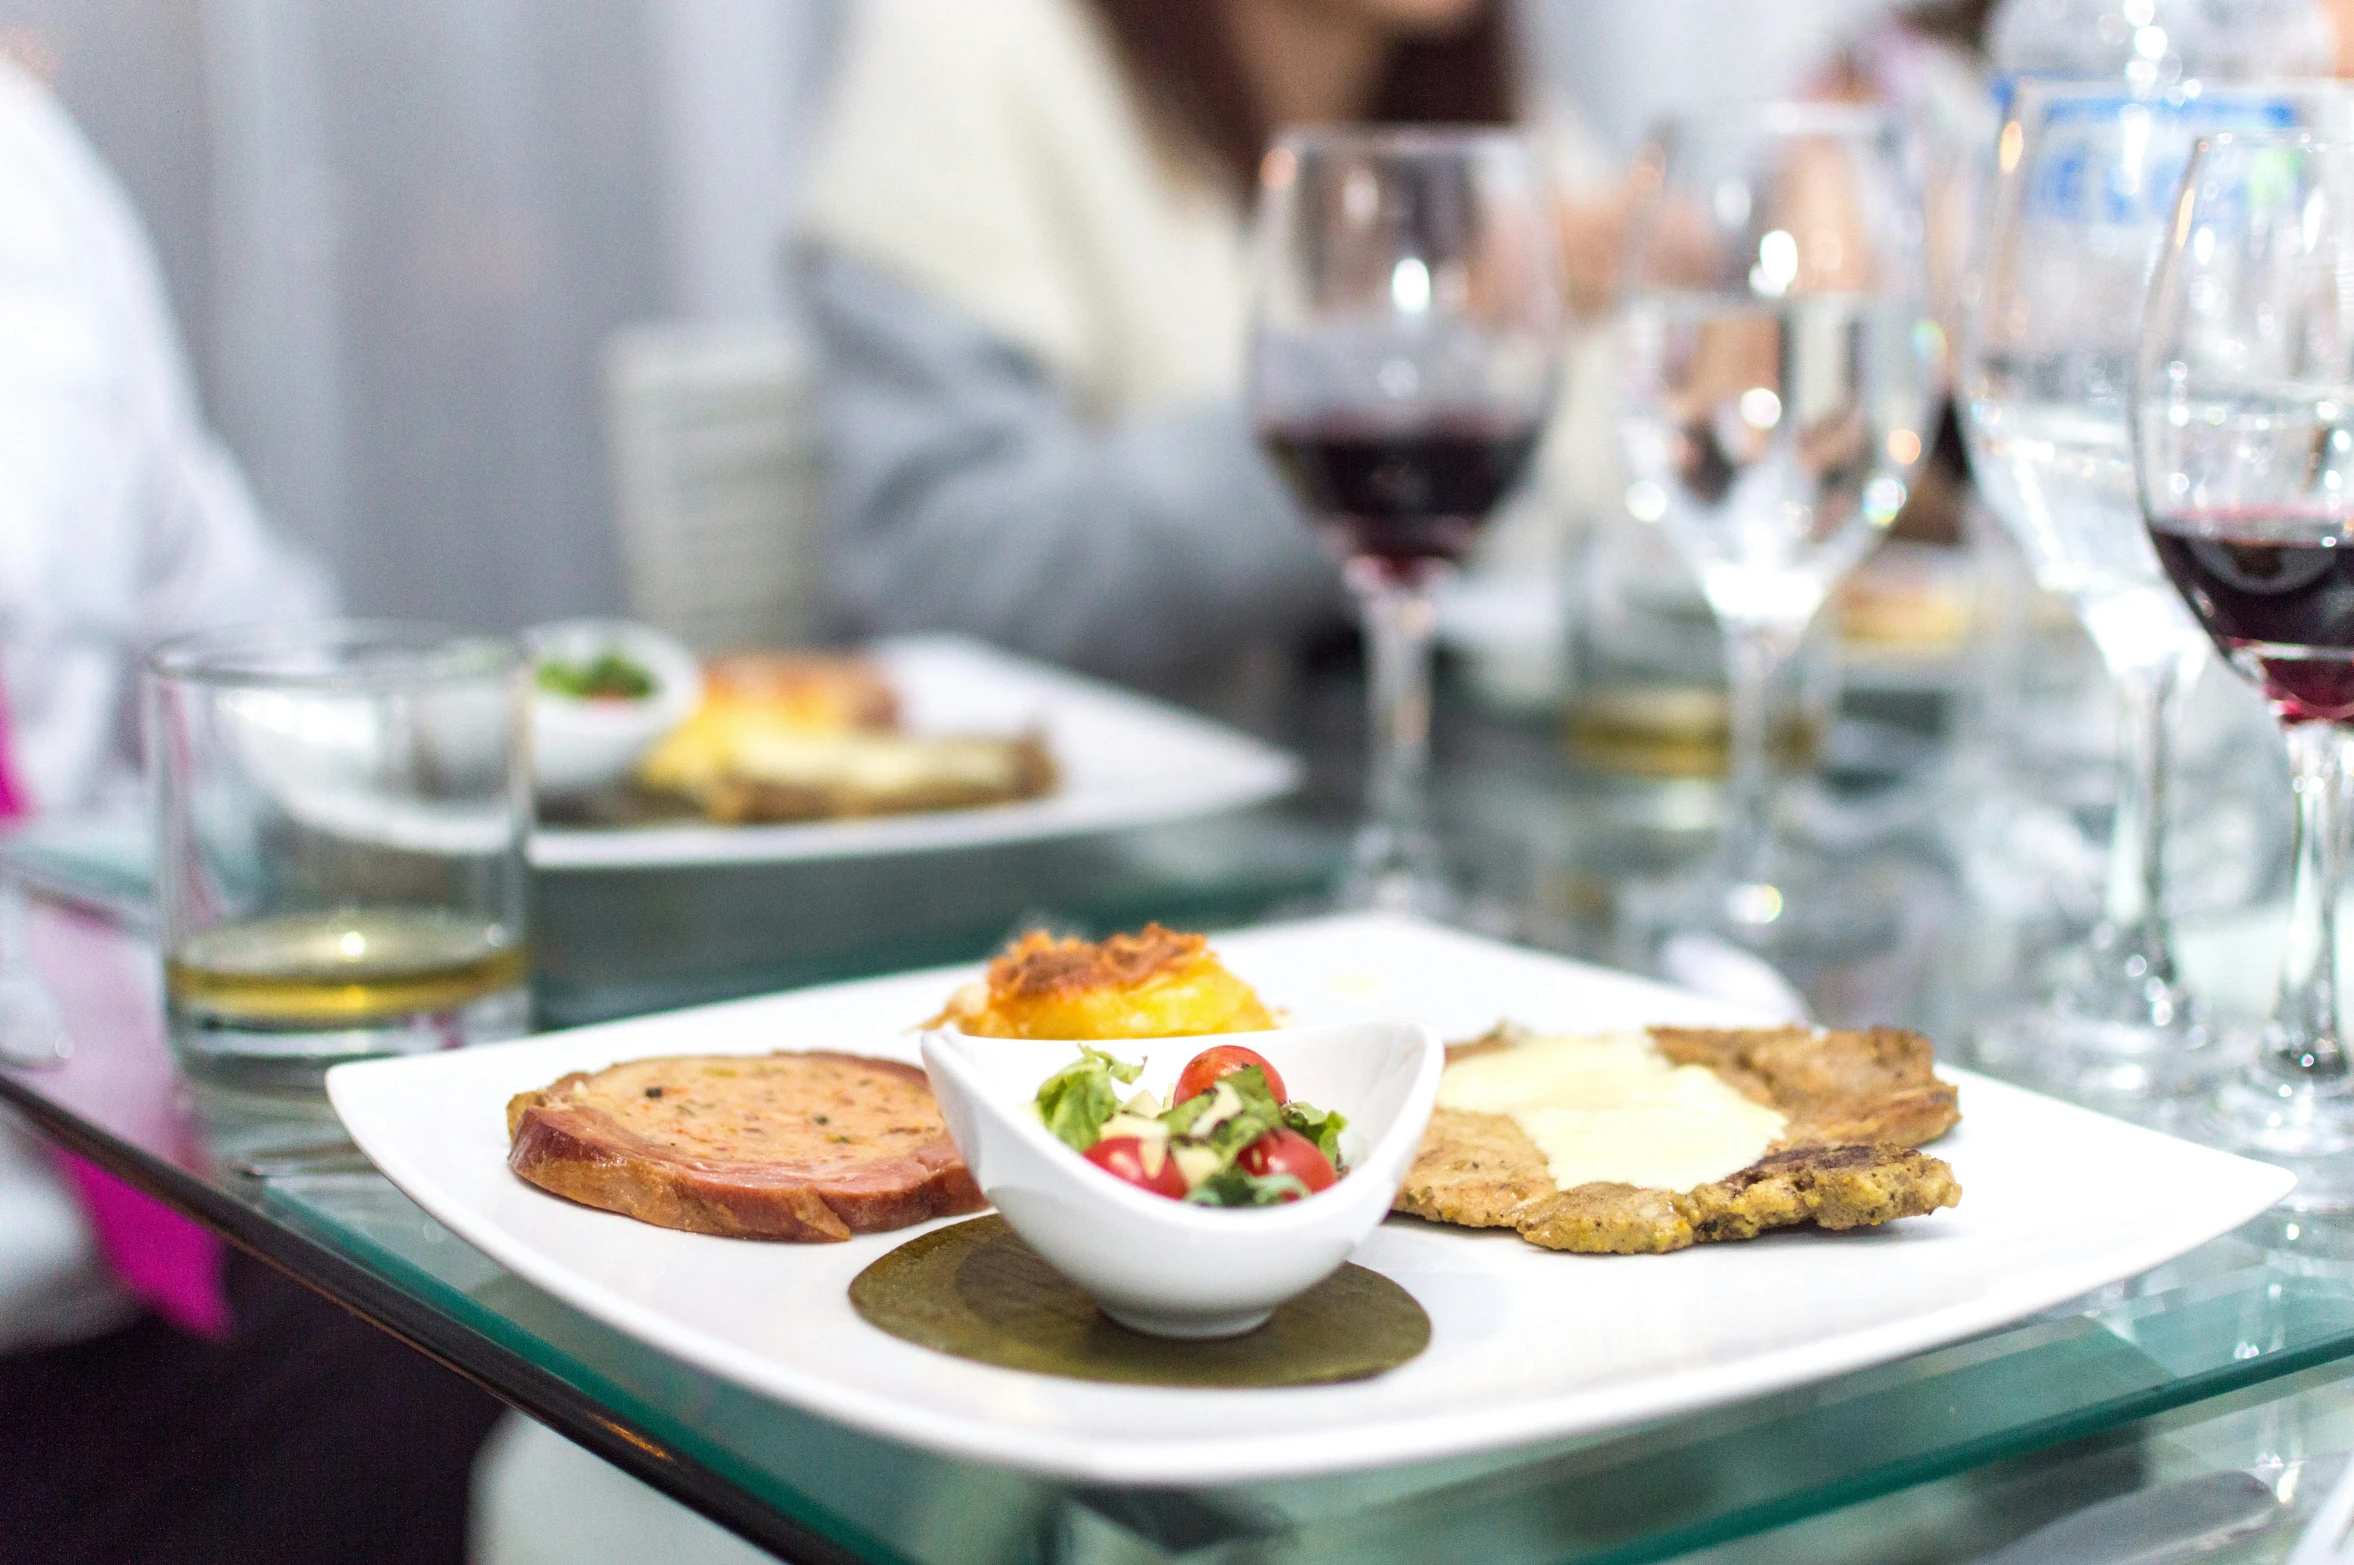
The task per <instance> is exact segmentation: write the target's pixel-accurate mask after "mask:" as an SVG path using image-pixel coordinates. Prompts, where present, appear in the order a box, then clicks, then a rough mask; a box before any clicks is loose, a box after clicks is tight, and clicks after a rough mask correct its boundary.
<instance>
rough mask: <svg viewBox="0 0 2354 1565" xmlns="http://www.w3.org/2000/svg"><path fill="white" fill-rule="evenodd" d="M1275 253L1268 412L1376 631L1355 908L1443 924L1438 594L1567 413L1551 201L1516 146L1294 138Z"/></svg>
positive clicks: (1312, 135) (1272, 241)
mask: <svg viewBox="0 0 2354 1565" xmlns="http://www.w3.org/2000/svg"><path fill="white" fill-rule="evenodd" d="M1257 242H1258V256H1257V266H1258V273H1257V285H1256V294H1255V302H1254V314H1253V319H1252V323H1251V362H1250V401H1251V412H1252V415H1253V417H1254V418H1255V420H1256V421H1257V424H1258V429H1259V437H1260V439H1261V440H1262V441H1263V442H1264V443H1265V445H1266V448H1267V450H1268V452H1269V453H1270V454H1271V455H1272V456H1273V457H1274V459H1275V462H1276V464H1277V465H1278V466H1279V467H1280V468H1281V469H1282V471H1283V473H1284V475H1285V476H1286V477H1287V478H1288V479H1289V480H1290V482H1291V485H1292V488H1293V489H1294V491H1295V492H1297V494H1298V495H1299V498H1300V503H1301V504H1302V505H1303V506H1305V507H1306V509H1307V510H1308V512H1309V514H1310V515H1311V516H1312V517H1314V519H1315V520H1316V522H1317V524H1318V526H1319V527H1321V528H1322V529H1323V530H1324V532H1325V533H1326V534H1327V535H1328V536H1329V537H1330V538H1331V540H1332V541H1333V543H1334V545H1335V546H1336V547H1337V548H1338V549H1339V550H1340V551H1341V552H1342V553H1343V554H1344V556H1345V557H1346V559H1347V568H1346V574H1347V579H1348V583H1349V586H1350V588H1351V590H1352V591H1353V592H1354V593H1355V594H1356V597H1357V600H1358V603H1359V605H1360V607H1361V609H1362V612H1363V615H1364V621H1365V636H1366V652H1367V663H1368V666H1369V670H1370V681H1369V683H1370V688H1371V692H1372V719H1373V760H1372V775H1371V778H1370V782H1369V786H1368V790H1367V793H1368V802H1367V808H1366V813H1365V820H1364V824H1363V825H1362V826H1360V827H1359V829H1358V832H1357V837H1356V841H1355V843H1354V845H1353V848H1352V852H1351V860H1350V868H1349V877H1348V880H1347V882H1346V883H1345V884H1344V886H1343V887H1342V891H1341V900H1342V901H1343V902H1344V903H1345V904H1347V905H1350V906H1357V907H1378V908H1387V909H1394V910H1406V909H1417V910H1421V911H1425V912H1429V911H1441V910H1443V909H1444V908H1445V906H1446V904H1447V902H1448V897H1447V894H1446V890H1445V882H1444V879H1443V876H1442V875H1441V872H1440V868H1439V864H1438V857H1437V853H1436V850H1435V848H1434V846H1433V843H1432V839H1431V836H1430V832H1429V828H1428V825H1427V821H1426V816H1425V808H1424V776H1425V773H1426V771H1427V768H1428V758H1429V735H1430V661H1431V657H1430V641H1431V627H1432V621H1433V617H1434V616H1433V613H1432V608H1431V600H1430V590H1431V585H1432V582H1433V581H1434V580H1435V578H1436V577H1437V576H1438V574H1439V573H1440V572H1442V571H1443V570H1445V569H1446V568H1447V567H1448V566H1449V565H1451V564H1452V563H1453V562H1455V561H1457V560H1459V559H1461V558H1462V557H1463V554H1464V553H1465V551H1466V550H1468V549H1469V548H1470V547H1471V544H1472V541H1473V540H1474V539H1475V538H1476V537H1477V536H1478V535H1479V531H1480V529H1481V527H1482V526H1484V525H1485V524H1486V522H1487V519H1488V517H1489V515H1490V514H1491V513H1492V512H1493V511H1494V510H1495V508H1496V505H1497V503H1498V502H1499V501H1500V500H1502V499H1503V497H1504V496H1505V495H1506V494H1507V493H1508V492H1509V491H1510V490H1511V489H1512V487H1513V486H1514V485H1515V484H1517V483H1518V482H1519V481H1520V478H1521V475H1522V474H1523V473H1524V472H1526V471H1527V469H1528V465H1529V458H1530V455H1531V453H1532V452H1534V450H1535V449H1536V444H1537V435H1538V432H1539V430H1540V428H1541V427H1542V425H1543V423H1544V420H1545V417H1546V414H1547V412H1548V411H1549V410H1550V408H1551V405H1552V401H1553V383H1554V363H1555V353H1556V346H1557V343H1558V338H1559V330H1560V297H1561V295H1560V283H1559V281H1558V275H1557V271H1556V266H1555V261H1554V254H1553V242H1552V231H1551V215H1550V211H1549V207H1548V203H1547V199H1546V195H1545V191H1544V188H1543V185H1542V183H1541V181H1540V180H1539V179H1538V177H1537V172H1536V168H1535V165H1534V161H1533V160H1532V159H1531V158H1530V156H1529V153H1528V149H1527V146H1526V144H1525V143H1524V142H1522V140H1521V139H1520V138H1519V137H1518V136H1517V135H1515V134H1514V133H1512V132H1510V131H1504V130H1480V129H1456V128H1428V127H1415V128H1384V127H1375V126H1353V125H1352V126H1329V127H1319V128H1316V129H1309V130H1298V131H1293V132H1290V133H1289V134H1286V135H1285V136H1283V137H1282V138H1281V139H1280V140H1279V141H1278V142H1277V143H1276V145H1275V146H1274V147H1273V148H1272V149H1271V150H1270V151H1269V152H1268V154H1267V158H1266V161H1265V163H1264V164H1263V165H1262V167H1261V170H1260V183H1259V221H1258V240H1257Z"/></svg>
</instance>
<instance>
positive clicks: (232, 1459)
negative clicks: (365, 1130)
mask: <svg viewBox="0 0 2354 1565" xmlns="http://www.w3.org/2000/svg"><path fill="white" fill-rule="evenodd" d="M332 602H333V592H332V589H331V587H330V584H329V583H328V581H327V579H326V578H325V576H324V575H323V574H322V573H321V572H320V571H319V570H318V569H317V568H316V567H315V566H314V565H312V564H311V563H310V562H309V561H308V560H306V559H305V558H303V557H302V556H301V555H300V554H299V553H298V552H296V551H295V550H293V549H291V548H290V547H289V546H288V545H287V544H286V543H285V542H284V541H282V540H280V539H278V538H276V537H274V536H273V535H272V534H271V533H270V531H269V530H268V529H267V528H266V527H264V526H263V524H262V522H261V520H260V518H259V517H258V516H257V515H256V514H255V510H254V506H253V501H252V498H251V496H250V495H249V494H248V493H247V491H246V488H245V484H244V481H243V479H242V478H241V477H240V475H239V473H238V471H237V468H236V465H235V464H234V462H232V461H231V459H230V458H229V456H228V454H227V453H226V452H225V451H224V450H223V449H222V448H221V446H220V444H219V443H218V442H217V441H216V440H215V439H214V438H213V437H212V435H211V434H210V433H209V432H208V431H207V430H206V428H205V426H204V423H203V421H202V418H201V415H200V413H199V410H198V408H197V404H196V396H195V391H194V388H193V386H192V384H191V380H190V376H189V372H188V367H187V363H186V359H185V356H184V354H183V353H182V350H181V347H180V343H179V338H178V333H177V331H176V329H175V327H174V324H173V321H172V318H171V312H170V309H169V307H168V305H167V304H166V301H165V297H164V292H163V288H162V284H161V281H160V279H159V276H158V272H157V267H156V263H155V260H154V258H153V256H152V254H151V253H150V250H149V246H148V242H147V238H146V235H145V233H144V231H143V230H142V228H141V226H140V223H139V220H138V218H137V216H136V215H135V213H134V212H133V210H132V208H131V204H130V202H129V199H128V198H127V197H126V196H125V195H124V193H123V191H122V189H121V188H120V186H119V185H118V184H117V183H116V182H115V180H114V178H113V176H112V175H111V174H110V173H109V171H108V170H107V169H106V168H105V166H104V165H103V164H102V163H101V162H100V160H99V159H98V157H97V155H96V153H94V152H93V151H92V150H91V148H90V146H89V145H88V143H87V142H86V141H84V140H83V138H82V136H81V134H80V133H79V132H78V131H77V130H76V128H75V127H74V126H73V124H72V123H71V122H70V121H69V120H68V119H67V117H66V115H65V113H64V111H63V110H62V109H61V108H60V107H59V106H58V104H57V103H56V101H55V100H54V99H53V98H52V97H51V96H50V95H49V93H48V92H47V91H46V89H45V88H43V87H42V86H41V84H40V83H39V82H38V81H37V80H36V79H35V77H34V76H33V75H32V74H30V73H29V72H28V71H26V70H24V69H22V68H20V67H19V66H18V65H17V64H15V63H13V62H12V61H11V60H10V59H9V58H8V56H7V54H6V52H5V51H0V819H8V818H16V817H21V816H23V815H25V814H28V813H32V812H42V813H48V812H75V811H87V810H92V809H103V808H108V807H116V808H121V807H127V806H128V805H129V804H130V802H131V800H132V799H133V798H134V797H135V796H136V793H137V790H138V776H139V768H138V760H137V751H136V732H137V730H136V721H135V715H134V712H135V699H134V698H135V694H136V686H137V678H136V660H137V658H138V656H139V654H140V653H141V651H142V650H143V649H144V648H145V647H147V646H148V645H149V644H151V643H153V642H155V641H157V640H160V639H162V638H164V637H167V636H172V635H176V634H179V633H181V632H183V631H189V630H195V629H199V628H203V627H206V626H212V625H220V624H228V623H234V622H238V621H253V620H265V619H290V618H300V617H304V616H307V615H315V614H318V613H322V612H325V611H326V610H327V609H328V608H330V607H331V605H332ZM495 1413H496V1408H495V1406H494V1405H493V1404H492V1403H491V1402H490V1401H489V1399H488V1398H485V1397H483V1396H482V1395H481V1394H480V1393H478V1392H476V1391H475V1390H473V1388H471V1387H469V1386H467V1385H465V1384H464V1383H463V1382H461V1381H459V1380H458V1379H457V1378H456V1377H455V1376H453V1375H450V1374H448V1373H447V1372H446V1371H444V1370H442V1369H440V1368H439V1367H438V1366H435V1365H433V1364H432V1363H430V1362H428V1361H427V1360H426V1359H424V1358H423V1357H421V1356H420V1355H418V1354H415V1353H412V1352H410V1351H409V1350H408V1349H406V1348H404V1347H402V1346H400V1345H399V1344H397V1343H395V1342H393V1341H392V1339H390V1338H388V1337H385V1336H382V1335H380V1334H379V1333H377V1332H376V1331H374V1330H373V1329H372V1328H369V1327H367V1326H364V1325H362V1324H360V1323H359V1322H357V1321H356V1320H354V1319H352V1318H351V1317H349V1316H346V1315H345V1314H343V1313H342V1312H341V1311H340V1310H337V1309H335V1308H334V1307H333V1306H331V1305H329V1304H327V1303H326V1302H325V1301H323V1300H321V1299H318V1298H315V1297H314V1296H312V1295H311V1294H309V1293H307V1292H305V1291H304V1290H302V1289H300V1288H297V1287H295V1286H294V1285H293V1284H291V1283H289V1282H286V1281H284V1280H283V1279H281V1278H279V1277H278V1276H277V1275H276V1274H275V1273H272V1272H269V1271H267V1270H265V1269H264V1268H262V1267H261V1266H260V1265H259V1264H258V1263H253V1262H249V1261H246V1260H244V1259H242V1258H236V1259H232V1260H230V1261H229V1262H228V1263H227V1264H226V1265H225V1266H224V1264H223V1258H222V1255H221V1252H220V1247H219V1246H218V1245H217V1244H216V1243H215V1242H213V1241H212V1240H211V1239H209V1238H208V1237H207V1236H206V1235H205V1234H204V1233H203V1232H202V1231H201V1230H199V1229H197V1228H196V1227H195V1226H194V1225H193V1224H190V1223H188V1222H187V1221H186V1220H185V1219H183V1218H179V1217H177V1216H175V1215H174V1214H172V1213H170V1212H169V1211H167V1210H165V1209H163V1208H162V1207H160V1206H158V1205H156V1204H155V1203H153V1202H151V1201H149V1200H147V1198H145V1197H143V1196H140V1195H138V1194H137V1193H135V1192H133V1191H131V1190H129V1189H128V1188H127V1187H124V1186H122V1185H120V1184H118V1183H116V1182H114V1181H113V1180H111V1179H109V1178H108V1177H107V1176H106V1175H104V1174H103V1173H100V1172H99V1171H98V1170H97V1169H95V1168H92V1167H90V1166H89V1165H87V1164H84V1163H79V1162H77V1161H74V1160H71V1159H66V1158H62V1157H59V1156H57V1155H56V1154H54V1153H53V1151H51V1149H49V1148H47V1147H46V1146H45V1144H43V1143H42V1142H41V1141H40V1140H39V1139H38V1138H36V1137H35V1136H34V1135H33V1134H32V1133H31V1132H30V1131H29V1130H27V1129H25V1128H24V1127H23V1126H22V1125H20V1124H19V1123H18V1122H16V1121H15V1120H14V1119H13V1118H8V1117H0V1565H75V1562H82V1561H89V1562H101V1561H103V1562H108V1565H118V1562H121V1561H127V1560H153V1561H159V1562H161V1561H170V1562H172V1565H211V1562H216V1561H217V1562H221V1565H232V1562H235V1565H245V1562H253V1561H262V1560H268V1561H274V1562H281V1561H282V1562H297V1561H320V1562H326V1561H335V1562H358V1561H377V1560H381V1561H385V1562H388V1565H389V1562H392V1561H402V1562H426V1561H447V1562H451V1565H454V1562H456V1561H457V1560H458V1559H459V1558H461V1551H462V1539H463V1529H464V1516H465V1492H466V1491H465V1484H466V1472H467V1464H468V1463H469V1462H470V1460H471V1458H472V1455H473V1452H474V1449H475V1447H476V1446H477V1445H479V1443H480V1441H481V1439H482V1437H483V1434H484V1433H485V1431H486V1430H487V1429H488V1427H489V1424H490V1421H491V1419H492V1418H493V1417H494V1416H495Z"/></svg>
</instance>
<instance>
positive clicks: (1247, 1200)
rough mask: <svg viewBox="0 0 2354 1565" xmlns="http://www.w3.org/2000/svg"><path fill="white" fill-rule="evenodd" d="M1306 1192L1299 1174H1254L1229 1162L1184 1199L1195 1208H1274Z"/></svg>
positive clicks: (1195, 1187) (1302, 1195)
mask: <svg viewBox="0 0 2354 1565" xmlns="http://www.w3.org/2000/svg"><path fill="white" fill-rule="evenodd" d="M1307 1193H1308V1187H1307V1186H1306V1185H1304V1184H1302V1183H1301V1182H1300V1180H1299V1177H1298V1176H1297V1175H1294V1174H1253V1173H1248V1172H1245V1171H1244V1169H1243V1167H1242V1165H1241V1164H1239V1163H1229V1164H1227V1165H1226V1166H1225V1167H1224V1168H1221V1169H1219V1170H1218V1171H1217V1172H1216V1173H1214V1174H1212V1175H1211V1176H1210V1177H1209V1178H1207V1179H1205V1180H1203V1181H1202V1182H1201V1183H1200V1184H1198V1185H1195V1186H1194V1187H1193V1190H1192V1192H1191V1193H1190V1194H1188V1195H1187V1196H1186V1198H1185V1199H1186V1200H1188V1201H1190V1202H1192V1203H1194V1204H1195V1205H1196V1206H1275V1205H1277V1204H1279V1203H1281V1202H1283V1201H1286V1200H1289V1199H1291V1198H1293V1197H1295V1196H1297V1197H1305V1196H1306V1195H1307Z"/></svg>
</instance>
